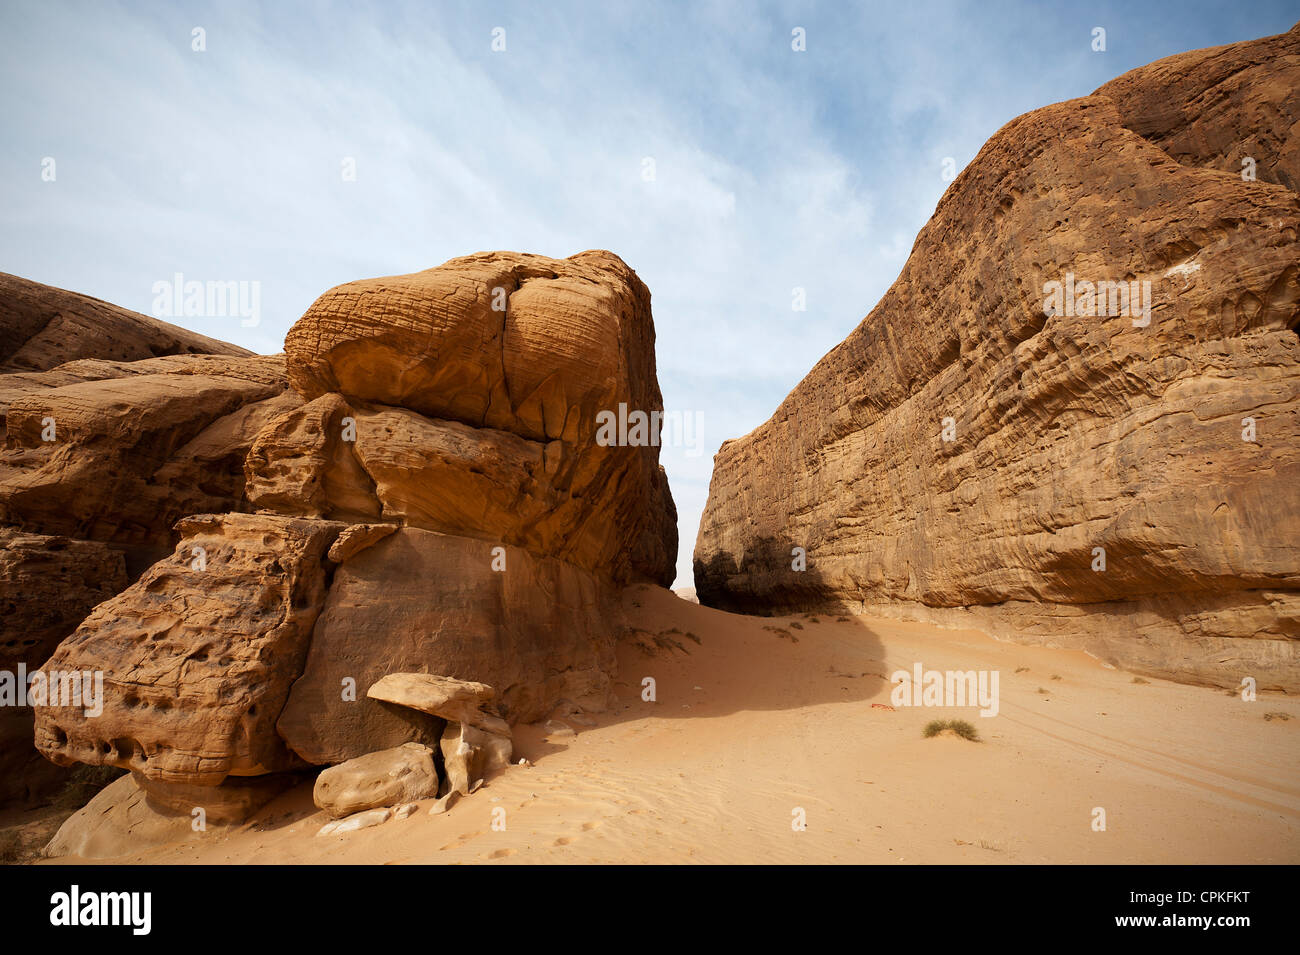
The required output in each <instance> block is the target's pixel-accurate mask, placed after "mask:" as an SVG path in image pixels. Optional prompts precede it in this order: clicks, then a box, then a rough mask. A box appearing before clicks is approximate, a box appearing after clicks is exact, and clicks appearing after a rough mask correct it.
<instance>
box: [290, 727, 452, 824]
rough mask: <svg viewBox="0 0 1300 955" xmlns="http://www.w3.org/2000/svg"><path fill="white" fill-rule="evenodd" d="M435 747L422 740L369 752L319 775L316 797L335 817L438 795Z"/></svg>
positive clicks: (315, 791)
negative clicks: (434, 763) (424, 743)
mask: <svg viewBox="0 0 1300 955" xmlns="http://www.w3.org/2000/svg"><path fill="white" fill-rule="evenodd" d="M437 790H438V773H437V770H436V769H435V768H434V765H433V750H432V749H430V748H429V747H428V746H421V745H420V744H419V743H404V744H402V745H401V746H396V747H394V748H392V749H385V750H381V751H380V752H377V753H367V754H366V755H365V756H358V757H357V758H356V759H350V760H348V761H347V762H345V763H340V764H339V765H337V766H331V767H330V768H329V769H326V770H324V771H323V772H322V773H321V774H320V775H319V776H317V777H316V788H315V789H314V790H313V791H312V798H313V799H314V800H315V802H316V806H317V808H320V809H323V810H325V811H326V812H327V813H329V814H330V815H331V816H333V817H334V818H335V819H343V818H345V817H347V816H351V815H353V814H355V813H358V812H364V811H366V810H368V809H382V808H385V807H393V806H397V805H400V804H402V803H409V802H414V801H416V800H419V799H424V798H426V797H429V796H435V795H437Z"/></svg>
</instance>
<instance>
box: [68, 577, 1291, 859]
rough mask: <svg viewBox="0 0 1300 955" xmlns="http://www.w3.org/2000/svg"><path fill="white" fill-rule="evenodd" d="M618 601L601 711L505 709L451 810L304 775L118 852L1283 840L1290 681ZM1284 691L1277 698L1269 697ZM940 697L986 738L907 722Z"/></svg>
mask: <svg viewBox="0 0 1300 955" xmlns="http://www.w3.org/2000/svg"><path fill="white" fill-rule="evenodd" d="M628 601H629V610H630V612H631V613H632V614H633V615H635V617H636V619H637V620H638V621H639V623H640V625H641V627H643V628H644V633H643V634H642V635H641V637H640V638H639V639H638V640H633V641H628V642H626V643H625V644H624V646H623V647H622V650H621V654H620V661H619V662H620V676H619V684H618V692H619V697H620V702H619V703H618V705H617V706H616V708H615V710H614V711H612V712H609V713H605V714H598V715H596V716H595V717H594V723H595V725H594V726H591V727H580V728H579V729H580V731H579V732H578V734H577V735H576V736H571V737H554V738H550V739H548V738H546V737H545V736H544V734H543V731H542V729H541V728H540V727H519V728H518V731H517V741H518V746H517V750H518V752H517V756H518V755H522V756H524V757H526V758H527V759H528V760H530V761H531V762H532V763H533V765H532V766H529V767H511V768H510V769H509V770H508V771H506V772H505V773H502V774H500V775H498V776H496V777H495V778H492V779H490V780H489V781H488V782H487V783H486V784H485V785H484V786H483V788H481V789H480V790H479V791H478V792H477V793H475V794H473V795H472V796H470V797H468V798H466V799H463V800H461V801H460V802H459V803H457V804H456V805H455V806H453V808H452V809H451V810H450V811H449V812H447V813H445V814H443V815H437V816H433V815H430V814H429V813H428V811H427V809H428V807H429V806H430V805H432V801H429V800H426V801H425V802H423V803H422V804H421V811H420V812H418V813H417V814H415V815H414V816H412V817H410V818H408V819H401V820H393V821H390V822H388V823H386V824H384V825H382V826H379V827H377V828H374V829H369V830H363V831H360V832H352V833H348V834H345V835H341V836H329V837H316V835H315V833H316V831H317V830H318V829H319V828H320V826H321V825H322V824H323V823H324V822H325V821H326V817H325V816H324V815H323V814H322V813H320V812H319V811H318V810H316V809H315V807H314V806H313V805H312V803H311V793H310V787H309V786H302V787H299V788H297V789H296V790H294V791H292V792H290V793H287V794H286V795H284V796H282V797H280V798H279V799H277V800H276V801H275V802H273V803H271V804H270V805H268V806H267V807H266V808H265V809H263V810H262V812H261V813H259V814H258V815H257V816H256V817H255V818H254V819H253V820H252V821H251V822H250V823H249V824H247V825H245V826H242V827H240V828H239V829H238V830H235V831H227V832H225V833H220V832H217V831H215V830H214V831H212V832H209V833H195V834H193V835H192V836H190V837H189V839H188V840H187V841H185V842H183V843H179V844H173V845H171V846H168V847H164V848H160V849H154V850H152V851H149V852H141V853H134V854H132V855H130V856H128V857H126V858H125V859H123V860H119V861H132V862H151V863H184V862H199V863H262V862H267V863H269V862H277V863H293V862H301V863H331V862H338V863H417V864H418V863H464V862H491V861H500V862H525V863H538V862H549V863H556V862H559V863H590V862H596V863H612V862H642V863H669V862H701V863H729V862H737V863H745V862H773V863H796V862H832V863H833V862H845V863H895V862H896V863H977V864H1001V863H1252V862H1253V863H1260V862H1262V863H1295V862H1297V861H1300V830H1298V824H1300V772H1297V762H1296V758H1295V757H1296V753H1297V751H1298V750H1297V735H1296V734H1297V733H1298V732H1300V706H1298V705H1297V704H1296V703H1295V701H1292V700H1288V699H1286V697H1285V696H1282V695H1273V694H1261V696H1260V698H1259V699H1258V700H1257V701H1256V702H1253V703H1247V702H1244V701H1242V700H1241V698H1240V697H1239V696H1228V695H1227V694H1225V693H1224V692H1223V691H1222V690H1211V689H1207V688H1201V687H1192V686H1184V685H1178V684H1172V683H1164V682H1161V681H1151V682H1149V683H1145V684H1135V683H1133V682H1132V680H1133V677H1132V676H1131V675H1130V674H1127V673H1123V672H1120V671H1116V670H1111V669H1108V668H1105V667H1103V666H1102V665H1100V664H1099V663H1097V662H1096V661H1095V660H1093V659H1091V658H1089V657H1087V656H1085V655H1083V654H1081V653H1078V652H1074V651H1064V650H1054V649H1048V648H1042V647H1026V646H1019V645H1014V644H1008V643H1000V642H997V641H995V640H993V639H991V638H989V637H987V636H985V635H983V634H981V633H978V632H975V631H959V632H954V631H950V630H938V629H936V628H934V627H931V626H928V625H923V624H913V623H903V622H897V621H890V620H880V619H871V618H865V617H856V618H851V619H848V620H847V621H843V622H838V621H837V619H836V618H832V617H825V616H823V617H821V618H820V621H819V622H817V623H814V622H812V619H811V618H810V617H809V616H807V615H804V616H800V617H797V618H794V617H785V618H759V617H745V616H739V615H734V614H728V613H723V612H720V611H716V610H711V609H708V608H703V607H700V606H698V605H696V604H692V603H689V602H686V601H684V600H681V599H679V598H678V597H676V596H675V595H673V594H672V593H671V592H669V591H666V590H661V589H658V588H653V587H640V588H635V589H633V590H631V591H629V595H628ZM777 631H784V633H780V632H777ZM916 661H921V662H922V663H923V664H924V666H925V667H926V668H928V669H962V670H966V669H990V670H992V669H996V670H998V671H999V672H1000V675H1001V682H1000V689H1001V701H1000V711H999V713H998V715H997V716H995V717H990V718H983V717H980V716H979V714H978V710H977V709H975V708H973V707H971V708H965V709H961V710H954V709H937V708H926V707H910V708H899V709H894V710H890V709H887V708H883V707H882V706H880V705H878V704H884V705H885V706H887V705H888V704H889V701H890V690H891V686H890V685H889V684H888V683H887V679H888V676H889V674H890V673H892V672H893V671H895V670H898V669H906V670H910V669H911V668H912V666H913V664H914V663H915V662H916ZM1021 667H1024V668H1027V669H1025V670H1023V671H1022V672H1019V673H1017V672H1015V671H1016V670H1017V669H1018V668H1021ZM647 676H649V677H653V678H654V679H655V681H656V691H657V701H656V702H654V703H648V702H643V701H642V699H641V683H642V679H643V678H644V677H647ZM1054 677H1059V679H1056V678H1054ZM1040 688H1041V689H1043V690H1046V691H1047V692H1046V693H1040V692H1039V690H1040ZM1277 713H1282V714H1286V715H1288V716H1289V717H1291V718H1290V719H1283V718H1280V717H1276V716H1274V717H1273V718H1271V719H1268V720H1266V719H1265V714H1277ZM954 717H955V718H964V719H967V720H968V721H969V722H971V723H972V724H974V725H975V726H976V728H977V729H978V731H979V733H980V736H981V738H982V739H981V741H980V742H968V741H966V740H963V739H959V738H957V737H955V736H952V735H950V734H943V735H941V736H937V737H934V738H931V739H925V738H923V737H922V732H921V731H922V727H923V726H924V725H925V724H926V723H927V722H929V721H930V720H932V719H935V718H945V719H947V718H954ZM1095 807H1102V808H1104V809H1105V811H1106V822H1107V828H1106V831H1104V832H1095V831H1093V828H1092V821H1093V810H1094V808H1095ZM796 808H801V809H803V810H804V811H805V813H806V818H807V829H806V830H805V831H798V832H796V831H794V830H793V828H792V821H793V819H794V816H793V815H792V814H793V812H794V810H795V809H796ZM498 809H504V810H505V817H504V820H505V829H504V831H498V830H494V829H493V828H492V824H493V812H494V810H498ZM499 815H500V814H499V813H498V816H499ZM55 861H57V860H55ZM77 861H80V860H77Z"/></svg>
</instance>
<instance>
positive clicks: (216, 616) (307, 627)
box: [36, 514, 342, 786]
mask: <svg viewBox="0 0 1300 955" xmlns="http://www.w3.org/2000/svg"><path fill="white" fill-rule="evenodd" d="M178 529H179V530H180V533H181V541H180V543H179V544H178V545H177V548H176V552H175V553H174V554H173V555H172V557H171V558H169V559H167V560H163V561H159V562H158V563H157V564H155V565H154V566H153V567H151V568H150V569H149V571H148V572H147V573H146V574H145V575H144V576H143V577H141V578H140V580H138V581H137V582H136V583H134V584H132V585H131V586H130V587H128V588H127V589H126V590H125V591H123V592H122V593H121V594H119V595H118V596H116V597H114V598H113V599H112V600H109V601H107V602H106V603H103V604H101V605H100V606H99V607H97V608H96V609H95V611H94V612H93V613H91V615H90V616H89V617H87V618H86V620H85V621H84V622H83V623H82V624H81V626H80V627H78V628H77V631H76V632H75V633H74V634H73V635H72V636H71V637H69V638H68V639H67V640H66V641H64V642H63V643H62V644H61V645H60V646H59V648H58V650H56V651H55V653H54V655H53V657H51V658H50V660H49V662H48V663H47V664H46V667H45V670H46V671H47V672H52V671H65V672H66V671H83V672H84V671H99V672H102V673H103V674H104V712H103V713H102V714H101V715H98V716H87V715H86V714H85V712H84V709H83V708H81V707H76V706H57V707H56V706H49V707H41V708H39V709H38V713H37V723H36V745H37V747H38V748H39V749H40V750H41V752H43V753H44V754H45V755H46V757H47V758H49V759H50V760H52V761H53V762H56V763H60V764H63V765H67V764H70V763H72V762H83V763H89V764H92V765H96V764H106V765H112V766H121V767H123V768H126V769H131V770H133V771H135V772H137V773H139V774H141V775H142V776H144V777H146V778H148V779H152V780H157V781H160V782H171V783H185V784H191V785H200V786H215V785H217V784H219V783H221V782H222V781H223V780H224V779H225V778H226V777H227V776H228V775H230V774H232V773H233V774H235V775H239V776H251V775H257V774H260V773H266V772H276V771H281V770H288V769H292V768H294V767H296V766H301V765H303V764H302V763H301V762H300V761H299V760H297V759H296V757H294V755H293V754H292V753H291V752H290V751H289V749H288V748H287V747H286V746H285V745H284V742H283V741H282V740H281V738H280V737H279V735H278V734H277V733H276V732H275V723H276V720H277V718H278V717H279V714H280V710H281V709H282V708H283V707H284V702H285V700H286V698H287V697H288V694H289V688H290V686H291V684H292V683H293V681H294V680H295V679H296V678H297V676H298V674H299V673H300V672H301V669H302V665H303V661H304V659H305V657H306V654H307V649H308V645H309V643H310V641H311V632H312V627H313V625H314V624H315V622H316V617H317V615H318V614H319V613H320V609H321V607H322V606H323V604H324V601H325V594H326V590H327V584H328V576H327V569H326V553H327V552H328V550H329V547H330V545H331V544H332V543H333V542H334V539H335V537H337V536H338V533H339V531H340V530H342V525H340V524H334V523H330V522H326V521H311V520H301V519H297V518H286V517H279V516H276V515H266V514H227V515H224V516H220V517H216V516H200V517H191V518H186V519H185V520H183V521H181V522H180V523H179V525H178Z"/></svg>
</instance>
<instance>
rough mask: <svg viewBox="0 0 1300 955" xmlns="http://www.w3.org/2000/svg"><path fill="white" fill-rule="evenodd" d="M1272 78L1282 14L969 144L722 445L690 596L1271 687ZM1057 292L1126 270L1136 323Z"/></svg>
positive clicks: (1281, 311)
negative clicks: (739, 431)
mask: <svg viewBox="0 0 1300 955" xmlns="http://www.w3.org/2000/svg"><path fill="white" fill-rule="evenodd" d="M1298 64H1300V28H1298V29H1293V30H1292V31H1291V32H1290V33H1288V34H1286V35H1284V36H1282V37H1275V38H1270V39H1267V40H1262V41H1258V42H1257V43H1249V44H1237V45H1234V46H1232V47H1225V48H1220V49H1219V50H1214V51H1201V52H1198V53H1194V54H1185V55H1184V56H1182V57H1175V58H1172V59H1171V60H1166V61H1161V62H1160V63H1157V64H1152V65H1151V66H1148V67H1145V68H1143V69H1141V70H1137V71H1134V72H1133V73H1130V74H1127V75H1126V76H1125V77H1121V78H1120V79H1118V80H1115V81H1114V82H1112V83H1110V84H1107V86H1105V87H1102V89H1100V90H1098V91H1097V93H1096V94H1094V95H1092V96H1088V97H1084V98H1081V99H1077V100H1071V101H1069V102H1066V103H1060V104H1057V105H1055V106H1049V107H1047V108H1045V109H1040V110H1036V111H1034V112H1032V113H1028V114H1026V115H1024V116H1021V117H1019V118H1018V119H1015V120H1013V121H1012V122H1010V123H1008V124H1007V125H1006V126H1005V127H1003V129H1001V130H1000V131H999V132H998V133H997V134H996V135H994V136H993V138H992V139H990V140H989V142H988V143H987V144H986V145H985V146H984V148H983V149H982V150H981V151H980V153H979V155H978V156H977V157H976V158H975V160H974V161H973V162H972V163H971V164H970V165H969V166H968V167H967V168H966V169H965V170H964V171H963V172H962V174H961V175H960V176H959V177H958V178H957V180H956V181H955V182H954V183H953V185H952V186H951V187H950V188H949V190H948V192H947V193H946V194H945V195H944V197H943V199H942V200H941V201H940V203H939V206H938V208H937V209H936V211H935V213H934V216H933V217H932V219H931V220H930V222H929V223H928V224H927V225H926V226H925V228H924V229H923V230H922V231H921V233H920V235H919V236H918V238H917V241H916V245H915V247H914V248H913V251H912V254H911V257H910V259H909V260H908V263H907V265H906V267H905V268H904V270H903V272H902V274H901V275H900V276H899V278H898V280H897V281H896V282H895V283H894V285H893V287H892V288H890V290H889V291H888V292H887V293H886V294H885V296H884V298H883V299H882V300H881V301H880V303H879V304H878V305H877V306H876V308H875V309H873V310H872V312H871V314H870V315H868V316H867V317H866V319H864V320H863V322H862V323H861V325H859V326H858V328H857V329H855V330H854V332H853V333H852V334H851V335H850V336H849V337H848V339H846V340H845V341H844V342H843V343H842V344H841V345H839V346H837V347H836V348H835V349H833V350H832V351H831V352H830V353H829V354H828V355H826V357H825V358H823V359H822V360H821V361H820V362H819V363H818V364H817V365H816V366H815V367H814V368H813V370H812V371H811V372H810V373H809V374H808V376H807V377H806V378H805V379H804V380H803V381H802V382H800V384H799V385H798V386H797V387H796V388H795V389H794V391H793V392H791V394H790V395H789V397H788V398H786V400H785V401H784V402H783V403H782V404H781V406H780V407H779V408H778V409H777V411H776V413H775V414H774V415H773V417H772V418H771V420H769V421H768V422H767V423H765V424H763V425H762V426H760V427H759V428H757V429H755V430H754V431H753V432H752V433H750V434H749V435H746V436H745V437H743V438H740V439H738V440H734V441H728V442H726V443H725V444H724V445H723V446H722V449H721V450H720V451H719V453H718V455H717V457H716V460H715V468H714V474H713V480H712V486H711V488H710V494H709V502H708V506H707V509H706V511H705V514H704V518H703V520H702V522H701V526H700V532H699V538H698V541H697V544H696V551H695V577H696V587H697V590H698V593H699V597H700V600H701V601H702V602H703V603H705V604H710V605H712V606H718V607H723V608H727V609H734V610H741V611H748V612H768V613H771V612H784V611H790V610H802V609H815V608H820V607H840V608H851V609H857V610H870V611H872V612H878V613H889V614H897V615H904V616H912V617H915V618H917V619H925V620H933V621H936V622H940V623H953V624H955V625H967V626H969V625H972V624H975V625H980V626H984V627H986V628H987V629H989V630H990V631H992V632H993V633H995V634H998V635H999V636H1007V637H1011V638H1014V639H1022V640H1028V641H1034V642H1052V643H1057V644H1061V645H1066V646H1075V647H1081V648H1084V649H1087V650H1089V651H1091V652H1093V653H1095V654H1097V655H1098V656H1100V657H1102V658H1103V659H1105V660H1108V661H1110V662H1112V663H1114V664H1118V665H1121V666H1128V667H1132V668H1135V669H1142V670H1146V671H1150V672H1152V673H1156V674H1159V675H1167V676H1170V677H1173V678H1175V679H1183V680H1192V681H1203V682H1210V683H1217V684H1220V685H1232V686H1235V685H1237V683H1238V682H1239V680H1240V678H1241V677H1242V676H1246V675H1250V676H1254V677H1256V678H1257V679H1258V680H1259V684H1260V685H1261V686H1282V687H1287V688H1295V687H1298V686H1300V654H1298V653H1297V647H1300V643H1297V640H1298V639H1300V550H1297V548H1296V541H1297V540H1300V440H1297V439H1300V339H1297V336H1296V324H1297V318H1298V316H1300V311H1298V308H1297V303H1298V302H1300V283H1298V276H1300V244H1297V230H1300V203H1298V202H1297V196H1296V193H1295V192H1294V191H1292V188H1289V187H1294V185H1295V182H1296V179H1295V176H1296V172H1295V158H1296V152H1295V150H1296V145H1295V144H1296V140H1295V138H1294V135H1295V134H1294V129H1293V127H1294V123H1293V122H1292V121H1290V120H1285V119H1284V120H1283V121H1281V122H1275V121H1274V120H1275V119H1276V118H1277V117H1286V116H1292V115H1294V111H1295V109H1296V103H1297V101H1298V98H1297V96H1296V87H1297V84H1296V71H1297V68H1298ZM1247 155H1250V156H1253V157H1254V158H1256V159H1257V160H1258V167H1259V175H1258V178H1257V180H1256V181H1248V180H1244V179H1243V177H1242V175H1241V170H1242V163H1241V159H1242V158H1243V156H1247ZM1221 170H1222V171H1221ZM1083 281H1086V282H1091V283H1101V282H1110V281H1114V282H1120V281H1123V282H1126V283H1129V282H1136V283H1139V284H1138V286H1137V287H1138V289H1141V288H1142V285H1141V283H1144V282H1149V283H1150V287H1149V288H1150V298H1149V302H1150V304H1151V309H1150V312H1149V315H1146V316H1144V315H1143V314H1142V313H1141V310H1140V307H1139V302H1138V300H1137V299H1136V297H1135V298H1134V299H1133V300H1132V301H1130V303H1129V307H1128V312H1127V313H1123V312H1120V309H1118V308H1116V309H1115V312H1119V313H1118V314H1115V313H1111V314H1105V313H1106V312H1110V311H1111V309H1110V307H1109V306H1110V302H1109V301H1107V302H1106V304H1105V306H1103V308H1102V309H1101V311H1102V312H1103V314H1100V315H1097V316H1096V317H1093V316H1091V315H1089V314H1088V310H1087V305H1088V302H1087V299H1086V296H1085V295H1084V294H1083V291H1082V289H1083V288H1084V286H1079V287H1078V289H1077V290H1076V295H1075V296H1074V299H1073V302H1072V305H1073V306H1074V308H1072V309H1066V308H1063V307H1056V308H1054V313H1053V314H1050V315H1049V314H1047V310H1048V309H1049V308H1053V305H1052V304H1051V303H1049V301H1048V299H1049V297H1050V292H1049V288H1050V286H1049V283H1051V282H1061V283H1062V285H1063V286H1065V287H1073V286H1074V283H1075V282H1083ZM1063 302H1064V295H1062V296H1061V298H1060V299H1058V300H1057V303H1056V305H1058V306H1059V305H1062V304H1063ZM1116 304H1117V305H1122V302H1118V301H1117V303H1116ZM1071 312H1073V314H1071ZM1144 319H1149V321H1146V322H1145V323H1144ZM1248 419H1249V420H1248ZM1252 428H1253V431H1252V430H1251V429H1252ZM1252 436H1253V440H1244V439H1243V438H1244V437H1245V438H1250V437H1252ZM796 548H803V549H804V552H805V554H806V558H805V559H806V569H805V570H798V569H795V568H796V567H797V565H798V563H799V560H800V556H799V554H798V553H797V552H795V549H796ZM1098 548H1101V549H1104V570H1102V569H1100V568H1099V566H1098V560H1099V556H1100V552H1099V551H1098V550H1097V549H1098ZM1095 567H1096V568H1098V569H1094V568H1095Z"/></svg>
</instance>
